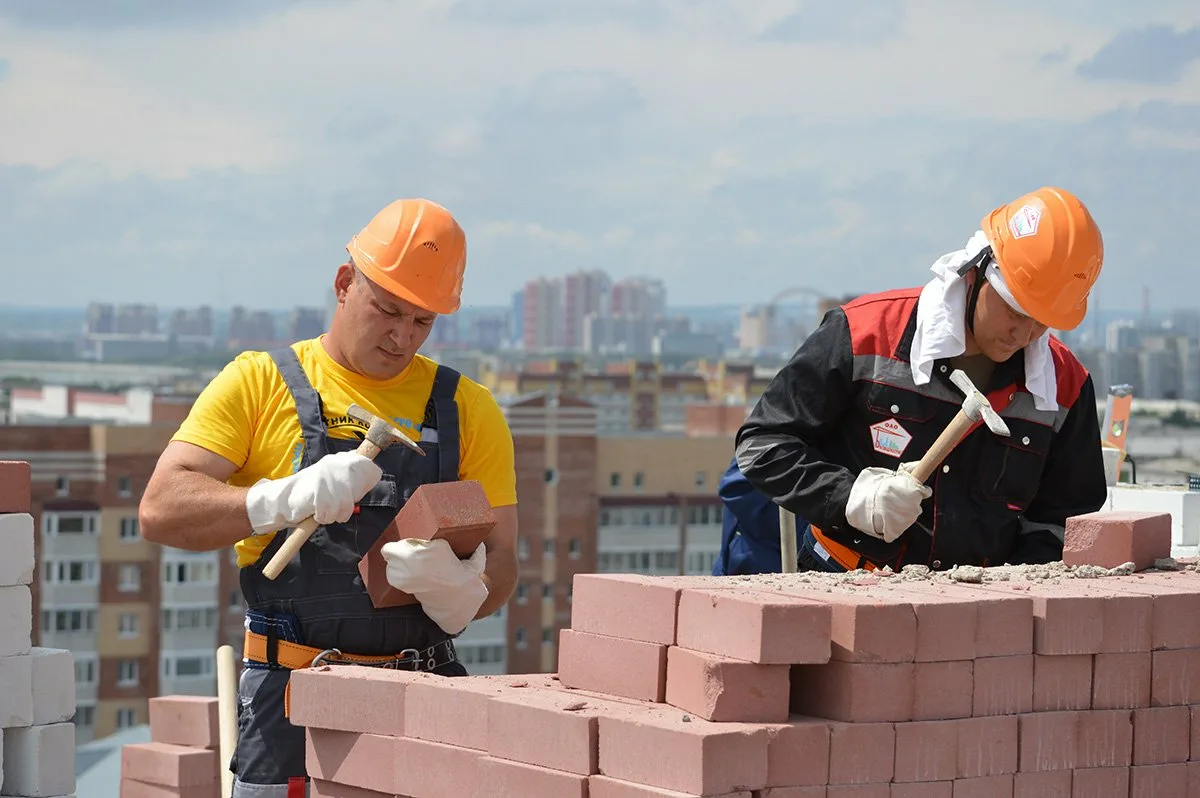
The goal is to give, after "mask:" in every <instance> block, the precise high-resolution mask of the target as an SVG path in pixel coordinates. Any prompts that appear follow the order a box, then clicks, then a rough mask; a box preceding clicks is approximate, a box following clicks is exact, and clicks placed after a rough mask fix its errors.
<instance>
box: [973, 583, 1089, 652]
mask: <svg viewBox="0 0 1200 798" xmlns="http://www.w3.org/2000/svg"><path fill="white" fill-rule="evenodd" d="M983 589H985V590H991V591H994V592H999V593H1002V594H1006V595H1012V594H1013V592H1014V591H1020V592H1026V594H1027V595H1028V596H1029V597H1030V599H1031V600H1032V603H1033V650H1034V653H1037V654H1095V653H1096V652H1098V651H1101V650H1102V643H1103V640H1104V603H1103V599H1101V598H1100V597H1099V596H1097V595H1095V594H1087V593H1084V594H1080V593H1079V592H1078V591H1076V590H1073V589H1072V588H1071V587H1070V586H1069V585H1064V584H1063V583H1061V582H1052V583H1046V584H1041V583H1034V582H1030V583H1020V584H1005V583H992V584H985V585H984V586H983Z"/></svg>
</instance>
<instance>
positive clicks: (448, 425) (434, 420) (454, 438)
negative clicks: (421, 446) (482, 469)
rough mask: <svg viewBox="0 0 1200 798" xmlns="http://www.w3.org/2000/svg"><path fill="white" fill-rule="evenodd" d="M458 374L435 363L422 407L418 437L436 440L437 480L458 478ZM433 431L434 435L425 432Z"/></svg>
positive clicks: (449, 480)
mask: <svg viewBox="0 0 1200 798" xmlns="http://www.w3.org/2000/svg"><path fill="white" fill-rule="evenodd" d="M459 376H460V375H459V373H458V372H457V371H455V370H454V369H452V368H450V367H449V366H443V365H441V364H439V365H438V367H437V371H436V372H435V373H434V375H433V390H432V391H430V393H429V403H428V404H427V405H426V406H425V421H424V423H423V424H422V425H421V440H423V441H430V442H434V441H436V442H437V447H438V481H439V482H456V481H458V463H459V452H458V439H459V427H458V403H457V402H455V401H454V394H455V392H457V391H458V378H459ZM432 430H436V434H434V435H430V434H429V432H430V431H432Z"/></svg>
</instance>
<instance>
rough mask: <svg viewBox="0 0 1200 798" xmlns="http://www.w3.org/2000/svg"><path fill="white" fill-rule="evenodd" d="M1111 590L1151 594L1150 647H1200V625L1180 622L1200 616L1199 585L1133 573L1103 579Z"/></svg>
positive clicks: (1154, 574)
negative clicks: (1183, 619) (1180, 620)
mask: <svg viewBox="0 0 1200 798" xmlns="http://www.w3.org/2000/svg"><path fill="white" fill-rule="evenodd" d="M1104 587H1105V589H1107V590H1109V591H1111V592H1114V593H1115V592H1118V591H1120V592H1126V593H1136V594H1139V595H1145V596H1150V598H1151V610H1150V612H1151V617H1152V628H1151V633H1150V647H1151V649H1152V650H1155V651H1157V650H1159V649H1164V648H1200V624H1194V623H1179V619H1180V618H1195V617H1200V586H1196V585H1188V584H1186V583H1185V584H1181V583H1179V582H1172V581H1169V580H1167V579H1165V578H1161V575H1160V574H1157V573H1147V574H1134V575H1132V576H1127V577H1110V578H1106V579H1105V580H1104Z"/></svg>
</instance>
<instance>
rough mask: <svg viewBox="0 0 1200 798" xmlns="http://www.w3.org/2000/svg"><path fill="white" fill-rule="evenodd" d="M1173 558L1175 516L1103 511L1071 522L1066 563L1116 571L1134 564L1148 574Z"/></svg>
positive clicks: (1073, 519) (1064, 549) (1069, 521)
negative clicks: (1124, 564)
mask: <svg viewBox="0 0 1200 798" xmlns="http://www.w3.org/2000/svg"><path fill="white" fill-rule="evenodd" d="M1170 556H1171V515H1170V513H1151V512H1136V511H1132V510H1127V511H1120V512H1114V511H1106V510H1102V511H1100V512H1095V513H1087V514H1085V515H1077V516H1073V517H1071V518H1068V519H1067V528H1066V536H1065V541H1064V543H1063V562H1064V563H1065V564H1067V565H1099V566H1102V567H1104V568H1116V567H1117V566H1118V565H1122V564H1123V563H1127V562H1132V563H1133V565H1134V568H1135V569H1136V570H1139V571H1144V570H1146V569H1147V568H1152V567H1154V561H1155V560H1158V559H1163V558H1166V557H1170Z"/></svg>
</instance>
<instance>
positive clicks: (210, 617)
mask: <svg viewBox="0 0 1200 798" xmlns="http://www.w3.org/2000/svg"><path fill="white" fill-rule="evenodd" d="M162 628H163V631H164V632H165V631H179V632H188V631H208V630H211V629H216V628H217V609H216V607H180V608H164V609H163V615H162Z"/></svg>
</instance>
